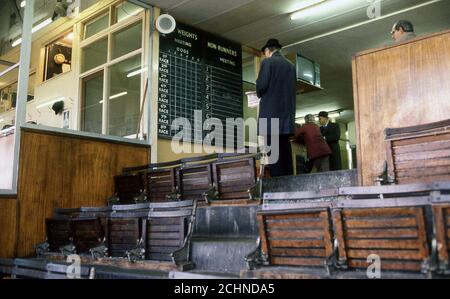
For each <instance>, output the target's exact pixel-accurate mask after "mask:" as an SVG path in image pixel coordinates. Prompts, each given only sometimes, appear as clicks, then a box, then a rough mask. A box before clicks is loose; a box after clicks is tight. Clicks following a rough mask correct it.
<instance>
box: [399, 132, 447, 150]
mask: <svg viewBox="0 0 450 299" xmlns="http://www.w3.org/2000/svg"><path fill="white" fill-rule="evenodd" d="M442 140H450V134H448V133H447V134H433V135H428V136H422V137H415V138H409V139H402V140H393V141H392V144H393V147H395V148H400V147H406V146H409V145H413V146H417V145H419V146H420V144H433V143H435V142H439V141H440V142H442Z"/></svg>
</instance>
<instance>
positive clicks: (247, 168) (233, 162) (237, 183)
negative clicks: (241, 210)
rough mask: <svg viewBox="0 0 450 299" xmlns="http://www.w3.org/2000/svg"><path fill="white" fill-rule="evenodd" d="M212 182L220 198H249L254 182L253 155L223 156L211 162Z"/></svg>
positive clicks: (254, 166)
mask: <svg viewBox="0 0 450 299" xmlns="http://www.w3.org/2000/svg"><path fill="white" fill-rule="evenodd" d="M212 172H213V176H214V182H215V184H216V188H217V191H218V197H219V199H221V200H234V199H251V195H250V189H251V188H252V187H253V186H255V183H256V179H257V178H256V163H255V157H254V156H248V155H242V156H241V155H237V156H224V157H221V158H220V159H219V160H218V161H217V162H214V163H213V164H212Z"/></svg>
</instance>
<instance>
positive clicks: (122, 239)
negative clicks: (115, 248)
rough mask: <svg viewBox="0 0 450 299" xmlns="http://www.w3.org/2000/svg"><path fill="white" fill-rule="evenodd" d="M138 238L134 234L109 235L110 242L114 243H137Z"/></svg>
mask: <svg viewBox="0 0 450 299" xmlns="http://www.w3.org/2000/svg"><path fill="white" fill-rule="evenodd" d="M138 239H139V238H136V237H134V236H126V235H125V236H114V237H111V243H114V244H137V241H138Z"/></svg>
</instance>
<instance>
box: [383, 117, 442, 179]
mask: <svg viewBox="0 0 450 299" xmlns="http://www.w3.org/2000/svg"><path fill="white" fill-rule="evenodd" d="M385 135H386V149H387V162H388V173H389V175H390V176H391V177H393V178H394V180H395V182H396V183H398V184H406V183H414V182H432V181H443V180H450V119H448V120H445V121H440V122H435V123H430V124H424V125H418V126H413V127H406V128H395V129H386V130H385Z"/></svg>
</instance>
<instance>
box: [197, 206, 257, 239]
mask: <svg viewBox="0 0 450 299" xmlns="http://www.w3.org/2000/svg"><path fill="white" fill-rule="evenodd" d="M259 207H260V206H259V205H255V204H253V205H243V206H216V207H214V206H209V207H199V208H198V209H197V215H196V221H195V226H194V237H200V238H202V237H204V238H210V237H229V238H230V237H240V238H242V237H252V238H253V237H254V238H256V237H257V236H258V225H257V223H256V216H255V215H256V211H257V210H258V208H259Z"/></svg>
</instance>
